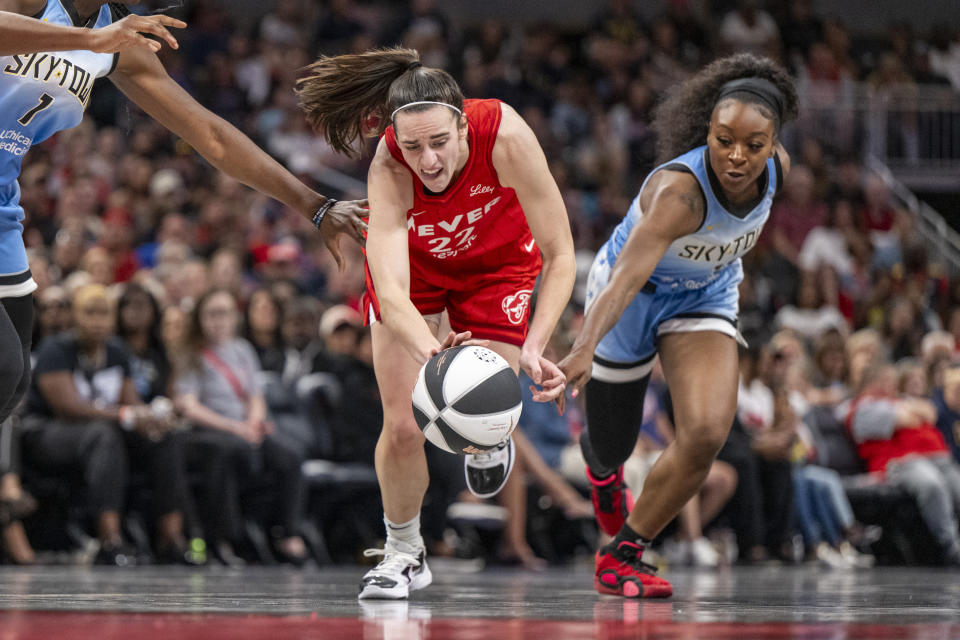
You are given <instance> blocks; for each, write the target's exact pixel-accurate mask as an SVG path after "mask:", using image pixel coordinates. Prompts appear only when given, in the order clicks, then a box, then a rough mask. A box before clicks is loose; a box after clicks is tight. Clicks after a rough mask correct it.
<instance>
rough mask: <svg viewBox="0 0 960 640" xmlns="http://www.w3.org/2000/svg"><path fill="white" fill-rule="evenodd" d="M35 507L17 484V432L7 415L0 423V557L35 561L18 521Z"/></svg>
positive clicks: (16, 560) (16, 561) (21, 563)
mask: <svg viewBox="0 0 960 640" xmlns="http://www.w3.org/2000/svg"><path fill="white" fill-rule="evenodd" d="M36 508H37V501H36V499H35V498H34V497H33V496H32V495H30V494H29V493H28V492H27V491H26V490H24V488H23V486H22V485H21V484H20V434H19V433H18V431H17V429H16V425H15V424H14V418H13V417H12V416H11V417H9V418H7V419H6V420H4V422H3V423H2V424H0V557H3V556H6V557H7V558H9V559H10V561H11V562H12V563H13V564H18V565H27V564H33V563H34V562H35V561H36V556H35V555H34V553H33V548H32V547H31V546H30V540H29V539H28V538H27V532H26V531H25V530H24V528H23V523H22V522H21V520H23V519H24V518H26V517H28V516H29V515H31V514H32V513H33V512H34V511H35V510H36Z"/></svg>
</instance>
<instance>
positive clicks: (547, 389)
mask: <svg viewBox="0 0 960 640" xmlns="http://www.w3.org/2000/svg"><path fill="white" fill-rule="evenodd" d="M536 364H537V367H538V369H539V377H540V383H539V387H540V388H537V387H536V386H531V387H530V391H531V392H532V393H533V399H534V401H535V402H553V401H555V400H557V398H560V397H562V396H563V391H564V389H566V382H567V378H566V376H565V375H563V371H561V370H560V368H559V367H558V366H557V365H555V364H554V363H552V362H550V361H549V360H547V359H546V358H544V357H543V356H538V358H537V363H536ZM524 368H525V369H526V370H527V374H528V375H530V378H531V379H532V380H534V381H535V380H536V378H535V377H534V376H533V375H532V374H531V372H530V370H529V369H528V368H527V367H524ZM531 368H532V367H531Z"/></svg>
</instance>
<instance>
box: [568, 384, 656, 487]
mask: <svg viewBox="0 0 960 640" xmlns="http://www.w3.org/2000/svg"><path fill="white" fill-rule="evenodd" d="M649 381H650V376H649V374H648V375H646V376H644V377H643V378H641V379H639V380H633V381H630V382H622V383H614V382H602V381H600V380H596V379H591V380H590V381H589V382H588V383H587V385H586V387H585V388H584V393H585V398H586V408H587V427H586V429H584V431H583V433H582V434H581V435H580V448H581V450H582V451H583V457H584V459H585V460H586V461H587V465H588V466H589V467H590V468H591V469H592V470H593V471H594V472H595V473H597V474H599V475H607V474H608V473H612V472H613V471H616V469H617V468H618V467H620V466H621V465H622V464H623V463H624V462H626V461H627V458H629V457H630V454H632V453H633V449H634V447H635V446H636V444H637V437H638V436H639V435H640V426H641V424H642V423H643V398H644V395H645V394H646V392H647V383H648V382H649Z"/></svg>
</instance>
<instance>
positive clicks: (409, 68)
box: [403, 60, 423, 73]
mask: <svg viewBox="0 0 960 640" xmlns="http://www.w3.org/2000/svg"><path fill="white" fill-rule="evenodd" d="M422 66H423V65H422V64H421V63H420V61H419V60H414V61H413V62H411V63H410V64H408V65H407V68H406V69H404V70H403V72H404V73H406V72H407V71H413V70H414V69H419V68H420V67H422Z"/></svg>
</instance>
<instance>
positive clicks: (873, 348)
mask: <svg viewBox="0 0 960 640" xmlns="http://www.w3.org/2000/svg"><path fill="white" fill-rule="evenodd" d="M846 350H847V366H848V367H849V372H850V375H849V387H850V390H851V392H855V391H856V390H857V389H859V388H860V387H861V385H862V384H863V374H864V372H865V371H866V369H867V367H869V366H870V365H871V364H872V363H873V362H876V361H878V360H886V358H887V350H886V347H885V345H884V343H883V338H882V337H881V335H880V334H879V333H878V332H877V331H876V330H874V329H870V328H866V329H860V330H859V331H855V332H854V333H852V334H850V336H849V337H848V338H847V345H846Z"/></svg>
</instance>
